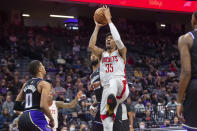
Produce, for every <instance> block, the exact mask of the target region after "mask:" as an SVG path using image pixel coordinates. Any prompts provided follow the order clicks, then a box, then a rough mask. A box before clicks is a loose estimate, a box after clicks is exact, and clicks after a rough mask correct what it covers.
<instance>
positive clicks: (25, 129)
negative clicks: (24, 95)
mask: <svg viewBox="0 0 197 131" xmlns="http://www.w3.org/2000/svg"><path fill="white" fill-rule="evenodd" d="M18 128H19V131H53V130H52V128H51V127H50V125H49V124H48V123H47V121H46V119H45V116H44V113H43V112H41V111H39V110H28V111H24V112H23V114H22V115H21V116H20V118H19V122H18Z"/></svg>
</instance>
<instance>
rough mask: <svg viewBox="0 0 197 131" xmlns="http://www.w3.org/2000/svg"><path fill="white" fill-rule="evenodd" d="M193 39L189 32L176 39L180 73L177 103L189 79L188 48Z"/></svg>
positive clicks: (181, 98) (180, 101)
mask: <svg viewBox="0 0 197 131" xmlns="http://www.w3.org/2000/svg"><path fill="white" fill-rule="evenodd" d="M192 43H193V39H192V37H191V35H190V34H186V35H183V36H181V37H180V38H179V40H178V49H179V52H180V58H181V75H180V82H179V86H180V87H179V90H178V99H177V102H178V103H182V101H183V98H184V95H185V92H186V89H187V87H188V85H189V82H190V79H191V56H190V48H191V46H192Z"/></svg>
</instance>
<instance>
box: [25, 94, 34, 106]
mask: <svg viewBox="0 0 197 131" xmlns="http://www.w3.org/2000/svg"><path fill="white" fill-rule="evenodd" d="M31 107H32V93H28V94H26V96H25V108H31Z"/></svg>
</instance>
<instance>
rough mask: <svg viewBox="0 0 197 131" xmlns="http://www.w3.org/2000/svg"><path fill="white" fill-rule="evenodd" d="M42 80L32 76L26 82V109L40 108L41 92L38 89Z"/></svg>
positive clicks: (24, 91) (24, 90)
mask: <svg viewBox="0 0 197 131" xmlns="http://www.w3.org/2000/svg"><path fill="white" fill-rule="evenodd" d="M40 81H42V79H41V78H32V79H30V80H28V81H27V82H26V83H25V86H24V88H23V93H24V97H25V110H30V109H40V99H41V94H40V93H39V92H38V89H37V85H38V84H39V82H40Z"/></svg>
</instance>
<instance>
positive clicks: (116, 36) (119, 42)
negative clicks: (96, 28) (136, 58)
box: [103, 6, 127, 62]
mask: <svg viewBox="0 0 197 131" xmlns="http://www.w3.org/2000/svg"><path fill="white" fill-rule="evenodd" d="M103 8H105V10H104V15H105V18H106V20H107V23H108V25H109V28H110V31H111V34H112V37H113V39H114V41H115V43H116V45H117V48H118V50H119V52H120V53H121V55H122V58H123V59H124V61H125V62H126V53H127V48H126V47H125V46H124V44H123V42H122V40H121V38H120V34H119V33H118V30H117V29H116V27H115V25H114V24H113V23H112V20H111V13H110V9H109V7H107V6H104V7H103Z"/></svg>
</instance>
